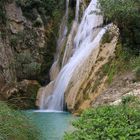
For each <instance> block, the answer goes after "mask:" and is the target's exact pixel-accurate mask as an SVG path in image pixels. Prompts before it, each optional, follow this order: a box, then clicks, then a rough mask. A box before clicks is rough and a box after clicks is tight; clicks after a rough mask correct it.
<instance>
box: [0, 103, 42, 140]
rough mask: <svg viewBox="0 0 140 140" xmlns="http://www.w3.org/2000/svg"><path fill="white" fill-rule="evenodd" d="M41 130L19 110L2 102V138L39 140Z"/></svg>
mask: <svg viewBox="0 0 140 140" xmlns="http://www.w3.org/2000/svg"><path fill="white" fill-rule="evenodd" d="M39 137H40V132H38V130H37V129H36V128H35V127H34V126H33V125H32V123H31V122H30V121H29V118H26V117H25V116H24V115H23V114H22V113H20V112H19V111H15V110H12V109H10V108H9V107H8V106H7V105H6V104H5V103H3V102H0V140H39Z"/></svg>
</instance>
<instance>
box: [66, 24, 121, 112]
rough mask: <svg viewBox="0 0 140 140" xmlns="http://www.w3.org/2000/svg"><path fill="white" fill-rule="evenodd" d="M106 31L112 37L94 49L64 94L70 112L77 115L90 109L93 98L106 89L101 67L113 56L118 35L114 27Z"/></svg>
mask: <svg viewBox="0 0 140 140" xmlns="http://www.w3.org/2000/svg"><path fill="white" fill-rule="evenodd" d="M108 30H109V31H108V32H109V34H110V35H111V36H112V38H111V40H110V42H108V43H105V42H102V43H101V44H100V47H98V48H95V49H94V50H93V52H91V55H90V56H89V57H88V58H87V60H86V61H85V63H84V64H83V65H81V66H80V67H79V70H77V72H75V75H73V77H72V79H71V84H70V85H69V87H68V89H67V91H66V93H65V102H66V104H67V108H68V110H70V111H71V112H74V113H77V112H78V113H79V112H81V111H82V110H84V109H86V108H88V107H91V104H92V101H93V100H94V98H95V97H96V96H99V95H100V94H101V93H102V92H103V91H104V90H105V89H106V88H107V79H108V77H107V76H106V75H105V74H104V73H103V71H102V67H103V66H104V65H105V64H107V63H108V62H109V61H110V59H111V58H113V57H114V56H115V48H116V44H117V41H118V35H119V34H118V29H117V27H115V26H112V27H111V28H110V29H108ZM104 36H106V35H104ZM73 83H75V84H73Z"/></svg>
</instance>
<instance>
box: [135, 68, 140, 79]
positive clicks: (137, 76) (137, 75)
mask: <svg viewBox="0 0 140 140" xmlns="http://www.w3.org/2000/svg"><path fill="white" fill-rule="evenodd" d="M135 76H136V80H137V81H140V67H138V68H137V69H136V73H135Z"/></svg>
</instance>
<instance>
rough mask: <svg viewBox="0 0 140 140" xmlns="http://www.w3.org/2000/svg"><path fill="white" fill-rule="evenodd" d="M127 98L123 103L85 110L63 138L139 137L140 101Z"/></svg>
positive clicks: (122, 139) (127, 139) (116, 139)
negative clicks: (73, 128) (73, 129)
mask: <svg viewBox="0 0 140 140" xmlns="http://www.w3.org/2000/svg"><path fill="white" fill-rule="evenodd" d="M131 99H132V98H129V99H128V98H127V99H126V100H127V101H126V100H125V101H126V102H127V103H126V102H125V105H124V104H121V105H119V106H102V107H97V108H96V109H89V110H86V111H85V112H84V113H83V114H82V115H81V117H80V118H79V119H78V120H76V121H75V122H74V123H73V125H74V127H75V128H76V129H75V131H74V132H72V133H66V134H65V136H64V139H65V140H136V139H137V140H138V139H140V121H139V117H140V106H139V105H140V102H136V100H131Z"/></svg>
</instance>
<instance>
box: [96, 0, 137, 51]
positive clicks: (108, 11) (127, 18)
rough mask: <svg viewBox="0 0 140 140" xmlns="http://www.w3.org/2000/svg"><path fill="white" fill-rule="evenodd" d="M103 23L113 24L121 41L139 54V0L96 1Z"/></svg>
mask: <svg viewBox="0 0 140 140" xmlns="http://www.w3.org/2000/svg"><path fill="white" fill-rule="evenodd" d="M98 1H99V3H100V5H99V8H100V9H101V12H102V14H103V15H104V17H105V23H108V22H113V23H115V24H116V25H117V26H118V27H119V29H120V34H121V41H122V43H123V45H124V46H129V47H130V48H132V49H133V50H135V52H139V46H140V40H139V38H140V1H139V0H98Z"/></svg>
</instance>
